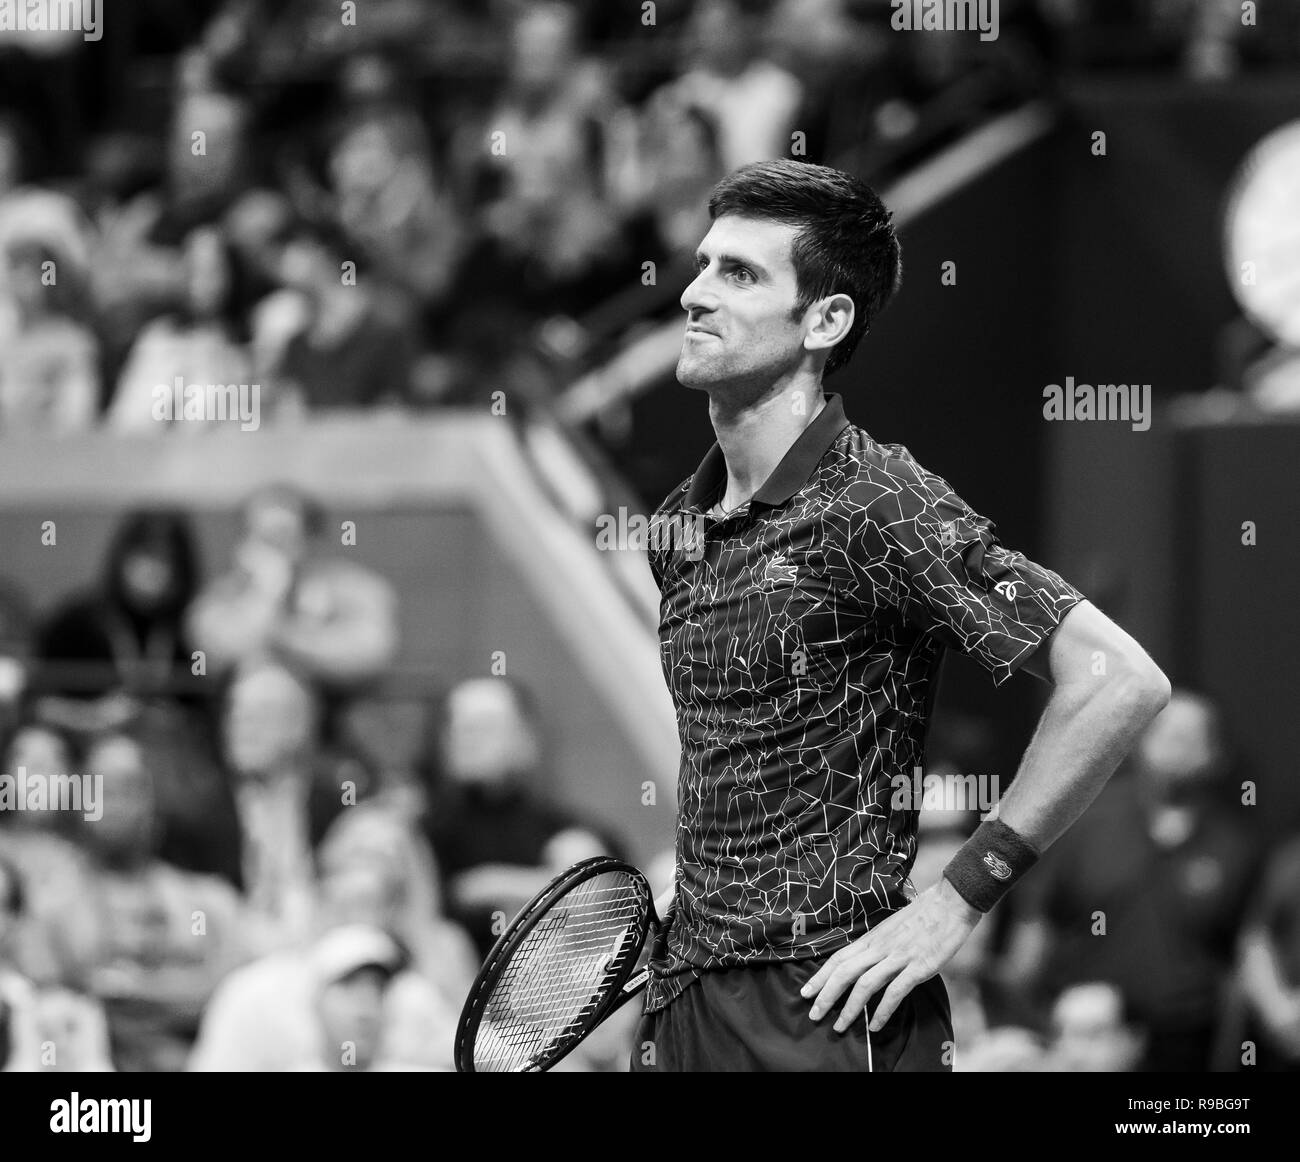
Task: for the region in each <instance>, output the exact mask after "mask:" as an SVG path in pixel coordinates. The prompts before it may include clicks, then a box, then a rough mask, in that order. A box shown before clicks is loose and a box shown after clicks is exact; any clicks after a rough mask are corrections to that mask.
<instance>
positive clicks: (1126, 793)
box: [912, 689, 1300, 1073]
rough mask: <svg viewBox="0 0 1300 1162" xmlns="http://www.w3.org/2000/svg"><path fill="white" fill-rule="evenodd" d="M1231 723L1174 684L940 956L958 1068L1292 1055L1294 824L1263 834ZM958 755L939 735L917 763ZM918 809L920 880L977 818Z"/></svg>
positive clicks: (1173, 1063)
mask: <svg viewBox="0 0 1300 1162" xmlns="http://www.w3.org/2000/svg"><path fill="white" fill-rule="evenodd" d="M1230 735H1231V732H1230V731H1228V730H1227V729H1226V728H1225V725H1224V723H1223V721H1222V716H1221V714H1220V713H1219V711H1218V710H1217V709H1216V707H1215V706H1214V704H1213V703H1212V702H1211V701H1210V700H1209V699H1207V698H1205V697H1204V696H1202V695H1200V694H1197V693H1195V692H1193V691H1190V690H1185V689H1175V691H1174V695H1173V698H1172V700H1171V701H1170V703H1169V705H1168V707H1166V709H1165V710H1164V711H1163V712H1162V713H1161V714H1160V715H1159V716H1158V717H1157V718H1156V720H1155V721H1154V722H1153V723H1152V725H1151V726H1150V727H1149V728H1148V730H1147V731H1146V733H1145V734H1144V735H1143V736H1142V738H1141V739H1140V741H1139V743H1138V745H1137V746H1136V747H1135V748H1134V751H1133V752H1132V754H1131V755H1130V756H1129V757H1128V758H1127V759H1126V760H1125V761H1124V763H1123V764H1122V765H1121V767H1120V769H1119V771H1118V772H1117V773H1116V774H1115V775H1114V777H1113V778H1112V779H1111V781H1110V782H1109V783H1108V784H1107V785H1106V787H1105V789H1104V790H1103V791H1102V793H1101V795H1100V796H1099V798H1098V799H1097V800H1096V802H1095V803H1094V804H1093V805H1092V806H1091V807H1089V808H1088V810H1087V811H1086V812H1085V813H1084V815H1083V816H1082V818H1080V820H1079V821H1078V822H1077V823H1076V824H1075V825H1074V826H1073V827H1072V828H1071V829H1070V830H1069V831H1067V832H1066V833H1065V835H1064V836H1063V837H1062V838H1061V839H1060V840H1058V841H1057V843H1056V844H1054V845H1053V846H1052V847H1051V848H1049V849H1048V850H1047V852H1046V853H1044V855H1043V857H1042V859H1041V860H1040V861H1039V863H1038V864H1037V865H1036V866H1035V868H1034V869H1033V870H1032V871H1031V872H1030V873H1029V875H1028V876H1026V878H1025V880H1024V882H1023V883H1022V884H1021V885H1020V886H1019V887H1018V888H1017V889H1016V891H1015V892H1013V893H1011V895H1010V896H1008V897H1007V899H1006V900H1005V901H1004V902H1003V903H1002V904H1000V905H999V906H998V907H997V908H996V909H995V910H994V912H993V913H992V914H991V915H990V917H989V918H988V919H987V920H985V921H984V923H983V924H981V926H980V927H979V928H977V929H976V931H975V935H974V937H973V938H972V940H971V941H970V942H969V943H968V944H967V945H966V946H965V947H964V948H963V949H962V950H961V952H960V953H959V954H958V957H957V959H956V960H954V961H953V962H952V963H951V964H950V965H949V966H948V968H947V969H945V971H944V974H943V975H944V980H945V981H946V982H947V985H948V989H949V993H950V996H951V999H952V1003H953V1017H954V1027H955V1032H956V1036H957V1045H958V1050H957V1055H956V1061H955V1067H956V1068H957V1069H958V1070H961V1071H966V1072H1040V1071H1079V1072H1107V1073H1120V1072H1129V1071H1133V1072H1189V1073H1197V1072H1236V1071H1239V1070H1247V1071H1255V1070H1262V1071H1270V1072H1271V1071H1286V1072H1294V1071H1296V1070H1300V834H1293V835H1291V836H1290V837H1289V838H1283V839H1282V840H1281V841H1279V842H1277V843H1275V844H1273V845H1272V846H1271V847H1266V846H1265V845H1264V843H1263V839H1262V837H1263V834H1264V832H1265V830H1266V829H1265V828H1264V827H1263V825H1262V824H1261V822H1260V819H1259V816H1258V812H1259V811H1260V810H1261V808H1259V807H1258V806H1257V805H1256V795H1255V786H1254V782H1253V780H1252V779H1250V778H1249V777H1244V775H1243V772H1242V770H1241V769H1240V766H1239V762H1238V760H1237V759H1236V758H1235V756H1234V752H1233V748H1232V746H1231V743H1230ZM940 736H941V737H942V736H943V731H942V730H940ZM962 757H965V758H969V757H970V751H969V749H966V750H963V748H962V747H952V748H948V749H945V748H944V747H943V744H942V743H941V744H940V749H939V751H938V752H937V753H936V752H934V750H933V748H932V749H931V760H930V768H929V769H930V770H931V771H933V772H935V773H943V772H944V771H945V769H947V770H948V772H949V773H950V774H957V773H958V772H959V770H961V769H962V768H961V766H960V765H959V764H960V761H961V758H962ZM966 769H969V768H966ZM920 823H921V842H920V847H919V854H918V857H917V863H916V867H915V868H914V870H913V873H912V874H913V880H914V881H915V882H916V883H917V884H918V885H921V886H924V885H926V884H928V883H931V882H933V880H934V879H935V878H937V876H938V875H939V874H941V871H942V868H943V866H944V865H945V864H946V862H947V861H948V859H950V858H951V857H952V855H953V853H954V852H955V851H956V850H957V848H958V847H959V846H960V845H961V844H962V843H963V842H964V841H965V839H966V837H967V835H968V834H969V833H970V830H971V825H972V823H973V820H972V819H971V818H970V817H968V816H965V815H963V814H962V813H961V812H959V811H953V810H951V809H949V810H938V811H933V812H931V811H926V810H922V812H921V816H920Z"/></svg>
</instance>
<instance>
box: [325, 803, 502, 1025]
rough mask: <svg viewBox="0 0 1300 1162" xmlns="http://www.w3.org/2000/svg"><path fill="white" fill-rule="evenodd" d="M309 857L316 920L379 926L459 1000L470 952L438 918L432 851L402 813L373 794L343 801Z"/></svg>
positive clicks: (473, 957) (470, 971) (467, 979)
mask: <svg viewBox="0 0 1300 1162" xmlns="http://www.w3.org/2000/svg"><path fill="white" fill-rule="evenodd" d="M316 862H317V867H318V868H319V874H320V903H321V909H322V920H323V923H324V924H326V925H327V926H329V925H334V924H359V923H371V924H377V925H379V926H380V927H382V928H383V929H384V930H385V931H387V932H391V933H392V934H393V935H394V936H395V937H397V939H399V940H400V941H401V942H402V945H403V946H404V947H405V948H406V949H407V951H408V952H409V954H410V957H411V963H410V967H411V968H412V970H413V971H415V972H418V973H420V974H421V975H422V976H424V977H425V978H426V979H428V980H429V981H430V982H431V983H432V984H433V985H434V986H436V987H437V989H438V991H439V993H440V994H441V996H442V998H443V999H444V1000H445V1001H446V1002H447V1004H448V1005H450V1006H452V1007H458V1006H459V1005H461V1004H462V1003H463V1002H464V1000H465V997H466V996H467V995H468V994H469V990H470V986H471V985H472V984H473V983H474V975H475V973H476V972H477V971H478V956H477V954H476V952H475V949H474V944H473V942H472V941H471V940H470V938H469V936H468V934H467V933H466V932H465V930H464V929H463V928H461V927H460V925H459V924H455V923H452V922H450V921H448V920H446V919H444V918H443V915H442V898H441V892H440V891H439V887H438V883H437V872H436V870H435V867H434V861H433V854H432V852H430V850H429V847H428V844H427V843H426V842H425V839H424V837H423V836H422V835H419V834H418V833H417V832H416V831H415V829H414V828H413V827H412V826H411V824H410V822H409V821H408V819H407V818H405V817H403V816H402V815H401V814H399V813H398V810H397V809H396V808H395V807H394V806H393V805H390V804H388V803H380V802H377V801H373V800H372V801H371V802H367V803H360V804H358V805H357V806H355V807H349V808H348V809H347V810H345V811H344V812H343V813H342V814H341V815H339V816H338V818H337V819H335V821H334V822H333V824H332V825H331V826H330V829H329V831H328V832H326V834H325V838H324V839H322V840H321V843H320V848H319V850H318V852H317V860H316Z"/></svg>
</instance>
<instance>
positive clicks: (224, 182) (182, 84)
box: [167, 49, 252, 227]
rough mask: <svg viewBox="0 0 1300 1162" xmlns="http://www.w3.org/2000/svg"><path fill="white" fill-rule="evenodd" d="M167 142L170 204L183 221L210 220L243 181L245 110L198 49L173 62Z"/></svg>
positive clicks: (247, 160)
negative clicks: (216, 75)
mask: <svg viewBox="0 0 1300 1162" xmlns="http://www.w3.org/2000/svg"><path fill="white" fill-rule="evenodd" d="M174 101H175V103H174V105H173V107H172V108H173V112H172V123H171V128H170V131H169V136H168V142H167V178H168V187H169V189H168V193H169V195H170V198H169V201H170V207H171V211H172V214H173V216H174V217H175V219H176V220H177V222H178V223H180V224H181V225H182V227H184V226H189V225H196V224H198V223H199V222H203V221H210V220H211V219H213V218H215V217H216V216H217V215H218V214H220V213H221V212H222V211H223V210H225V209H226V207H228V206H229V205H230V203H231V202H233V201H234V199H235V198H236V197H237V196H238V195H239V194H240V193H241V192H242V190H243V189H244V188H245V187H246V186H247V184H248V179H249V173H250V170H251V166H252V158H251V156H250V154H249V139H248V120H249V118H248V110H247V108H246V107H245V103H244V101H243V100H242V99H240V98H239V97H237V96H236V95H234V94H233V93H230V92H227V91H225V90H224V89H223V88H222V86H221V85H220V84H219V83H218V81H217V79H216V77H215V75H214V71H213V62H212V58H211V57H210V56H209V55H208V54H207V53H205V52H204V51H203V50H202V49H191V50H189V51H187V52H184V53H182V54H181V55H180V56H179V57H178V58H177V62H176V91H175V96H174Z"/></svg>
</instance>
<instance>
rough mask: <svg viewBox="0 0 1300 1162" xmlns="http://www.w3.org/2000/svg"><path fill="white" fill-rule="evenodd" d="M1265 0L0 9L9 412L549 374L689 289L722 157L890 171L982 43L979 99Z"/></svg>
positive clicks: (0, 222) (0, 297)
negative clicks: (986, 17) (177, 386)
mask: <svg viewBox="0 0 1300 1162" xmlns="http://www.w3.org/2000/svg"><path fill="white" fill-rule="evenodd" d="M1259 9H1260V11H1261V15H1260V22H1261V26H1262V25H1263V24H1265V23H1266V24H1267V26H1268V29H1269V33H1268V36H1267V37H1266V38H1265V37H1255V36H1251V35H1250V32H1251V29H1249V28H1246V27H1244V26H1243V25H1242V23H1241V20H1240V13H1239V11H1238V7H1237V6H1236V5H1235V4H1228V5H1225V4H1224V3H1223V2H1222V0H1163V2H1161V3H1147V2H1144V3H1133V4H1115V3H1110V2H1108V3H1101V0H1004V2H1003V3H1002V4H1001V5H1000V20H999V33H998V37H997V39H996V40H993V41H988V42H986V41H983V40H981V39H980V37H979V36H978V34H974V33H961V32H955V33H927V34H925V35H916V34H911V33H903V32H895V31H893V30H892V29H891V27H890V20H891V17H892V15H893V12H894V9H893V8H892V7H891V6H890V4H888V3H887V2H886V0H662V2H660V3H658V4H655V5H643V4H641V3H639V2H634V0H617V2H614V3H610V2H608V0H602V2H599V3H598V2H597V0H585V2H581V3H579V2H573V3H561V2H551V0H536V2H511V0H494V2H492V3H488V4H478V3H470V2H469V0H369V2H368V3H367V4H365V6H364V19H362V18H360V17H359V18H358V19H357V20H356V21H355V22H348V21H347V20H346V19H345V16H344V14H343V11H342V10H341V9H340V7H339V6H337V5H336V6H332V7H331V6H321V5H318V4H308V3H306V2H304V0H258V2H254V0H196V2H195V3H192V4H187V5H184V6H176V5H170V4H165V3H163V2H162V0H120V2H119V3H115V4H114V5H113V6H112V7H111V9H110V10H109V11H108V12H107V14H106V17H105V21H106V24H107V28H106V30H105V36H104V39H103V40H102V41H99V42H95V43H89V44H87V43H84V42H83V41H82V40H81V39H80V37H79V36H78V35H76V34H70V35H69V36H66V37H60V36H57V35H54V36H43V37H32V36H28V35H27V34H23V33H7V34H0V433H4V432H12V431H47V432H69V431H76V430H80V429H84V428H86V427H89V426H92V425H96V424H107V425H108V426H109V427H111V428H113V429H115V430H120V431H123V432H134V433H159V432H162V431H164V430H165V429H167V428H170V427H179V428H182V430H185V431H198V430H203V428H202V426H201V425H181V424H179V423H177V422H175V420H174V418H173V417H169V416H165V415H162V416H160V415H159V414H158V413H157V412H156V410H155V409H154V407H153V406H152V404H153V399H154V396H153V393H154V390H155V389H156V388H157V387H158V386H159V385H164V386H167V387H171V385H173V384H174V383H176V382H178V381H179V382H182V383H183V384H186V385H207V384H222V385H225V384H253V383H256V384H258V385H260V387H261V389H262V395H261V404H260V406H261V410H262V418H263V419H264V420H266V421H277V420H283V419H287V418H290V417H297V416H300V415H301V414H302V413H304V412H310V411H313V410H318V409H323V408H331V407H341V406H351V407H355V406H367V405H380V404H384V403H391V404H397V405H400V406H407V407H425V406H431V405H438V404H446V403H456V402H465V401H466V400H467V399H468V398H473V397H474V396H475V395H476V394H477V393H480V392H484V391H486V390H491V387H490V386H488V385H495V384H498V383H500V382H502V381H503V380H505V381H507V382H509V383H510V384H511V387H512V390H513V391H515V392H517V393H519V394H520V395H521V396H524V397H525V398H538V397H541V398H543V399H544V398H546V397H547V395H548V392H550V391H551V390H553V389H555V388H556V387H557V386H559V385H561V384H563V383H564V382H565V381H566V377H568V376H571V375H572V373H573V368H574V366H575V363H576V364H580V363H581V362H582V360H583V359H585V358H589V357H590V356H591V355H592V353H593V351H592V349H593V346H597V345H598V344H599V343H600V341H601V340H602V338H606V339H611V340H612V339H613V338H615V337H616V335H620V334H623V333H625V332H626V329H627V327H629V326H632V325H634V324H635V322H636V321H637V319H638V317H644V316H645V315H646V314H647V313H652V312H653V311H654V310H655V309H656V307H657V306H660V305H663V303H668V304H671V303H672V301H673V298H674V295H668V296H667V297H666V298H664V299H662V301H661V298H660V297H659V296H656V295H655V294H653V293H649V292H648V288H647V282H648V281H650V282H654V281H656V280H647V279H646V277H645V273H644V272H645V271H646V270H648V269H650V268H649V267H647V266H646V265H645V264H648V263H655V264H656V266H663V265H664V264H668V265H669V266H670V267H671V265H672V264H673V263H674V262H679V261H681V260H682V259H683V258H684V257H685V256H687V255H689V253H690V251H691V249H692V248H693V247H694V245H695V243H696V242H697V241H698V239H699V237H700V236H701V235H702V234H703V232H704V229H705V202H706V198H707V193H708V190H709V189H710V187H711V185H712V184H713V183H714V181H715V180H716V179H717V178H718V177H720V176H721V175H722V174H723V173H725V172H727V171H728V170H731V169H733V168H735V167H736V166H739V165H741V164H743V163H745V162H749V161H754V160H759V159H763V158H770V157H776V156H789V155H791V154H792V153H793V154H795V155H796V156H807V157H809V159H810V160H818V161H823V162H828V163H832V164H833V163H835V162H836V161H837V160H838V159H841V158H843V157H846V156H851V157H852V158H853V159H854V163H855V166H856V167H857V168H858V169H859V171H860V172H864V176H867V177H870V178H873V179H875V178H879V177H880V176H881V172H882V169H883V170H885V171H887V169H888V166H889V165H890V164H893V163H898V162H899V161H900V160H901V159H905V158H906V157H907V156H908V152H907V149H906V148H905V147H903V146H900V142H902V143H905V142H906V140H907V139H908V138H909V135H915V134H917V131H918V126H920V127H922V128H923V127H924V123H925V121H926V117H927V108H928V105H927V102H929V101H930V100H931V99H932V98H934V97H935V95H936V94H943V93H944V92H945V91H950V90H953V86H954V85H957V84H958V83H959V82H960V81H961V80H962V79H963V78H968V77H969V76H970V75H972V74H973V73H979V74H980V75H982V76H992V77H994V78H995V80H994V82H993V83H992V87H991V88H990V87H988V86H985V87H983V88H979V89H978V90H970V89H960V90H959V91H960V92H961V93H962V94H964V95H963V96H962V97H961V100H960V101H948V102H947V104H948V105H949V106H952V105H954V104H956V105H964V106H969V109H968V110H967V113H966V114H963V115H964V116H968V117H978V116H979V115H980V114H981V111H982V112H984V113H987V112H988V111H989V109H988V108H987V106H988V105H989V103H990V102H991V103H992V105H994V106H996V104H997V102H998V101H999V100H1004V101H1010V100H1013V99H1017V98H1023V97H1024V96H1025V95H1027V94H1029V93H1032V92H1037V91H1040V90H1042V89H1043V88H1045V87H1048V86H1050V84H1051V83H1052V78H1053V76H1054V75H1055V74H1054V70H1055V69H1057V68H1059V67H1062V66H1063V65H1069V64H1070V63H1072V62H1073V63H1080V64H1088V63H1090V62H1099V63H1102V64H1105V63H1125V62H1126V61H1127V63H1132V64H1142V65H1144V66H1146V67H1151V66H1153V65H1154V66H1160V65H1161V64H1166V65H1169V66H1170V67H1174V68H1177V67H1184V68H1187V69H1188V70H1190V71H1191V72H1193V73H1194V74H1197V75H1206V76H1223V75H1230V74H1231V73H1232V72H1233V71H1234V70H1235V69H1237V68H1239V67H1242V65H1243V63H1245V64H1250V63H1253V62H1258V61H1260V60H1267V59H1268V58H1269V56H1270V55H1274V56H1277V57H1279V58H1280V59H1282V60H1288V61H1292V62H1294V60H1295V59H1296V58H1297V56H1300V29H1298V28H1297V27H1293V25H1295V23H1296V22H1295V21H1294V20H1290V23H1288V20H1289V19H1290V17H1289V16H1288V13H1289V11H1290V9H1289V7H1288V6H1287V4H1285V3H1283V2H1282V0H1261V3H1260V4H1259ZM945 116H947V117H948V118H949V119H950V120H951V116H952V115H951V111H950V112H949V113H948V114H946V115H945ZM958 122H960V118H958ZM952 127H953V128H955V127H956V126H952ZM919 136H920V137H921V138H922V139H925V138H926V135H925V133H923V132H922V133H919ZM659 285H664V286H667V287H669V288H670V289H671V288H672V287H673V286H675V285H677V284H676V283H675V282H674V280H673V279H671V278H664V279H662V280H659ZM674 294H675V292H674ZM611 300H612V301H613V303H614V306H613V307H611Z"/></svg>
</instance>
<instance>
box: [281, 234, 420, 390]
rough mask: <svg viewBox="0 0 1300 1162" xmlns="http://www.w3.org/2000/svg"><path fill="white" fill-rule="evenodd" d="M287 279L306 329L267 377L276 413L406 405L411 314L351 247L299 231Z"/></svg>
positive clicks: (284, 268) (287, 254)
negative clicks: (364, 265) (392, 403)
mask: <svg viewBox="0 0 1300 1162" xmlns="http://www.w3.org/2000/svg"><path fill="white" fill-rule="evenodd" d="M280 278H281V281H282V282H283V283H284V286H285V287H286V288H287V289H288V290H289V291H292V292H293V293H294V294H295V295H296V296H297V297H298V301H299V309H300V316H299V317H300V324H301V325H300V327H299V329H298V330H297V331H296V333H294V334H292V336H291V337H290V338H289V339H288V341H287V343H285V345H284V349H283V353H282V354H281V356H280V358H279V361H278V363H277V364H275V365H274V366H272V367H270V368H268V369H267V372H266V377H267V382H266V383H264V384H263V389H264V392H265V396H264V398H269V400H270V407H271V410H272V414H276V415H278V414H280V413H281V412H284V413H286V414H288V413H291V412H292V411H293V410H295V409H298V410H300V409H303V408H305V409H307V410H309V411H316V410H319V409H323V408H347V407H354V408H355V407H363V406H365V405H367V404H374V403H378V402H381V401H383V402H392V401H402V400H405V399H406V398H407V395H408V392H409V390H410V379H411V360H412V358H413V348H414V336H413V333H412V324H411V316H410V312H409V310H408V309H407V306H406V305H405V304H404V303H403V302H402V301H401V300H400V299H398V298H395V297H394V296H393V295H392V294H391V293H387V292H385V291H383V290H382V289H381V288H380V287H378V286H377V285H376V282H375V280H373V279H372V278H370V277H369V275H368V272H367V271H365V270H364V269H361V268H360V266H359V262H358V256H356V255H353V254H352V253H350V247H348V246H347V245H346V243H344V242H343V241H341V240H337V239H333V238H330V237H328V236H327V234H326V232H325V231H323V230H320V229H316V230H308V229H299V230H298V231H296V232H295V233H294V234H293V236H292V237H291V238H290V239H289V241H288V242H287V244H286V245H285V248H284V250H283V252H282V254H281V263H280Z"/></svg>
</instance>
